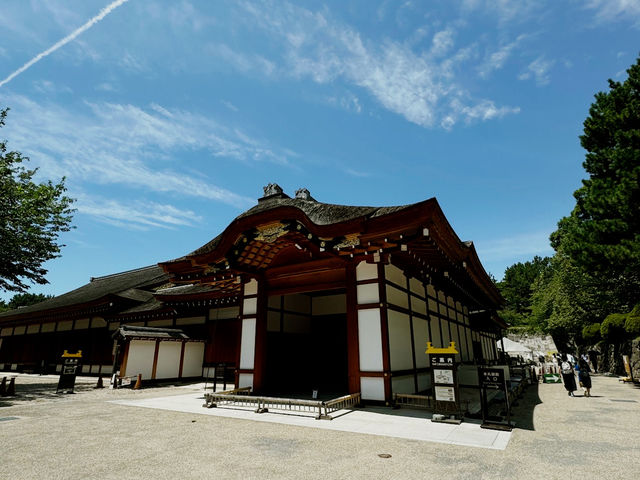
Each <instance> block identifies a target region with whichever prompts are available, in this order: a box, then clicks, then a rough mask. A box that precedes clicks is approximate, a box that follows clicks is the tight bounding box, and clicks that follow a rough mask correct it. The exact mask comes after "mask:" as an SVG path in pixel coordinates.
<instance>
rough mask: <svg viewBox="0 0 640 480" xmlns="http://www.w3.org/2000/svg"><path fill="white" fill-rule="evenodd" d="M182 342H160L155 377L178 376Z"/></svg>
mask: <svg viewBox="0 0 640 480" xmlns="http://www.w3.org/2000/svg"><path fill="white" fill-rule="evenodd" d="M181 351H182V342H160V345H159V346H158V363H157V365H156V378H178V374H179V372H180V352H181Z"/></svg>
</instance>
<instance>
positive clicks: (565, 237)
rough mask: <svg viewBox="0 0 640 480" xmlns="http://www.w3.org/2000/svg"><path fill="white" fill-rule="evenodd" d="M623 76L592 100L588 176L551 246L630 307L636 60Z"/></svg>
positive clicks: (638, 137)
mask: <svg viewBox="0 0 640 480" xmlns="http://www.w3.org/2000/svg"><path fill="white" fill-rule="evenodd" d="M627 73H628V78H627V80H625V81H624V82H615V81H613V80H609V91H608V92H600V93H598V94H596V96H595V102H594V103H593V104H592V105H591V108H590V110H589V116H588V117H587V119H586V120H585V122H584V135H582V136H581V137H580V143H581V144H582V146H583V148H584V149H585V150H586V151H587V154H586V157H585V161H584V163H583V166H584V169H585V170H586V172H587V173H588V174H589V178H587V179H586V180H583V181H582V187H580V188H579V189H578V190H576V192H575V193H574V197H575V199H576V206H575V208H574V209H573V211H572V212H571V215H570V216H568V217H565V218H563V219H562V220H560V222H559V223H558V230H557V231H556V232H554V233H553V234H552V236H551V244H552V246H553V247H554V249H555V250H556V251H558V252H562V253H563V254H564V255H567V256H568V257H569V258H570V259H571V260H572V262H573V263H574V264H575V265H576V266H577V267H579V268H581V269H583V270H584V271H586V272H590V273H591V274H594V275H598V276H601V277H602V278H606V279H610V280H613V281H615V282H616V284H617V285H616V289H617V292H616V293H617V294H618V295H620V297H619V298H620V300H621V301H622V303H624V304H625V305H626V306H627V307H629V308H630V307H631V306H632V305H634V304H635V303H637V301H638V300H640V288H639V287H640V58H638V60H637V61H636V63H635V64H634V65H632V66H631V67H630V68H629V69H628V70H627Z"/></svg>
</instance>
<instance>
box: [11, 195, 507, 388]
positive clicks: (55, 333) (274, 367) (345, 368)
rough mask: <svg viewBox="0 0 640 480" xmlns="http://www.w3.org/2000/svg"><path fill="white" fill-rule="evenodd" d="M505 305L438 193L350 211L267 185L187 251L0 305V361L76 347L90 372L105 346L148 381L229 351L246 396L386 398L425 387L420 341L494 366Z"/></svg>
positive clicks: (33, 363) (51, 364)
mask: <svg viewBox="0 0 640 480" xmlns="http://www.w3.org/2000/svg"><path fill="white" fill-rule="evenodd" d="M502 302H503V299H502V297H501V296H500V294H499V292H498V290H497V289H496V287H495V285H494V284H493V282H492V281H491V279H490V278H489V276H488V275H487V274H486V272H485V270H484V268H483V267H482V265H481V263H480V260H479V259H478V256H477V254H476V251H475V249H474V247H473V244H472V243H471V242H462V241H460V239H459V238H458V236H457V235H456V233H455V232H454V231H453V229H452V228H451V226H450V225H449V223H448V221H447V219H446V218H445V216H444V214H443V213H442V210H441V209H440V206H439V205H438V202H437V201H436V199H435V198H431V199H429V200H425V201H423V202H419V203H415V204H412V205H403V206H395V207H354V206H343V205H331V204H326V203H321V202H318V201H316V200H315V199H314V198H313V197H312V196H311V195H310V194H309V192H308V191H307V190H306V189H301V190H298V191H297V192H296V195H295V198H290V197H289V196H288V195H286V194H285V193H284V192H283V191H282V189H281V188H280V187H279V186H278V185H273V184H272V185H268V186H267V187H265V189H264V196H263V197H262V198H260V199H259V200H258V204H257V205H256V206H254V207H253V208H251V209H249V210H248V211H246V212H244V213H243V214H241V215H240V216H238V217H237V218H236V219H235V220H233V221H232V222H231V224H229V226H228V227H227V228H226V229H225V230H224V231H223V232H222V233H221V234H220V235H218V236H217V237H216V238H214V239H213V240H211V241H210V242H209V243H207V244H205V245H203V246H202V247H200V248H198V249H197V250H195V251H194V252H192V253H190V254H188V255H186V256H184V257H181V258H178V259H175V260H170V261H165V262H161V263H159V264H158V265H154V266H150V267H145V268H140V269H137V270H132V271H128V272H123V273H117V274H113V275H108V276H104V277H99V278H92V279H91V281H90V282H89V283H88V284H86V285H84V286H82V287H80V288H78V289H76V290H73V291H71V292H68V293H65V294H63V295H60V296H58V297H55V298H52V299H49V300H46V301H44V302H42V303H39V304H36V305H32V306H28V307H24V308H20V309H18V310H14V311H10V312H5V313H3V314H0V369H2V368H3V367H4V369H5V370H11V371H25V370H30V371H41V370H43V369H44V370H47V371H49V372H53V371H56V370H58V371H59V369H60V364H61V359H60V356H61V354H62V353H63V351H64V350H68V351H76V350H82V352H83V353H82V355H83V357H82V371H83V373H85V374H96V375H98V374H104V375H110V374H111V371H112V368H113V365H114V354H115V355H116V357H117V358H116V364H117V366H118V367H119V369H120V372H121V375H136V374H138V373H140V374H142V377H143V379H155V380H159V379H163V378H166V379H169V378H191V377H201V376H203V375H204V376H206V375H207V372H208V369H209V367H213V366H216V365H219V364H221V363H224V364H226V365H227V366H230V367H232V368H233V371H234V372H235V384H236V386H238V387H245V386H251V387H252V388H253V390H254V391H255V392H266V393H271V394H286V393H294V392H305V391H311V389H318V390H321V391H325V392H331V393H336V394H341V393H355V392H361V394H362V398H363V399H364V400H376V401H389V400H390V398H391V395H392V393H394V392H395V393H417V392H422V391H425V390H427V389H428V388H429V387H430V384H431V381H430V374H429V369H428V362H427V355H426V354H425V349H426V344H427V342H431V343H432V344H433V346H436V347H444V346H448V345H449V343H450V342H455V345H456V347H457V349H458V351H459V354H458V355H457V360H458V361H459V362H460V364H461V365H462V366H465V365H467V366H469V369H474V368H475V367H472V366H473V365H477V364H486V363H495V361H496V360H497V352H496V348H495V344H496V339H498V338H500V337H501V329H502V328H505V327H506V325H505V324H504V323H503V322H502V321H501V320H500V319H499V318H498V317H497V315H496V313H495V312H496V309H498V308H499V307H500V305H501V303H502ZM123 327H124V328H123ZM176 329H179V330H180V331H179V332H178V331H177V330H176ZM118 332H120V335H118ZM171 332H173V333H171ZM176 332H177V333H176ZM114 338H115V339H116V340H118V341H119V342H125V341H126V348H120V349H119V350H117V349H116V348H114Z"/></svg>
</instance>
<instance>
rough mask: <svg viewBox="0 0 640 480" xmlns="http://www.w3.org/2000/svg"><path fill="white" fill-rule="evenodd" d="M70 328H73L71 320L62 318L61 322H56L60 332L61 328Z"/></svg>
mask: <svg viewBox="0 0 640 480" xmlns="http://www.w3.org/2000/svg"><path fill="white" fill-rule="evenodd" d="M72 328H73V321H72V320H63V321H61V322H58V328H57V330H58V332H61V331H63V330H71V329H72ZM14 335H15V334H14Z"/></svg>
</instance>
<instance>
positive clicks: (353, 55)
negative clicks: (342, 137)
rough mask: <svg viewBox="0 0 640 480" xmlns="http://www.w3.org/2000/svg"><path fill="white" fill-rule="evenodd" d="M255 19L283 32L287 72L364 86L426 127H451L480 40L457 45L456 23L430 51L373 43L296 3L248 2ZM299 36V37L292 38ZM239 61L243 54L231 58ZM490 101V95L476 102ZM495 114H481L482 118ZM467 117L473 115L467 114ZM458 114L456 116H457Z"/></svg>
mask: <svg viewBox="0 0 640 480" xmlns="http://www.w3.org/2000/svg"><path fill="white" fill-rule="evenodd" d="M243 7H244V8H245V10H246V11H247V12H248V13H250V14H251V15H252V16H253V17H254V18H253V21H254V23H255V24H256V25H258V26H259V27H261V28H262V29H264V30H266V31H267V32H268V33H269V34H270V35H271V37H272V38H280V39H281V40H282V42H283V44H284V45H285V47H286V53H285V55H284V58H285V61H286V62H287V63H288V68H282V69H281V71H282V72H288V73H289V74H290V75H293V76H295V77H301V78H302V77H308V78H311V79H312V80H313V81H314V82H316V83H322V84H324V83H332V82H337V81H344V82H347V84H348V85H351V86H356V87H360V88H362V89H363V90H365V91H367V92H368V93H369V94H370V95H371V96H372V97H373V98H375V99H376V100H377V101H378V102H379V103H380V104H381V105H382V106H383V107H384V108H386V109H387V110H389V111H391V112H394V113H396V114H399V115H402V116H404V117H405V118H406V119H407V120H408V121H410V122H412V123H415V124H417V125H420V126H423V127H433V126H438V125H441V124H443V123H445V124H447V125H448V127H447V128H450V127H451V126H452V125H453V123H455V121H454V122H453V123H451V121H450V120H449V119H451V118H454V117H456V116H457V112H451V111H450V110H451V105H452V101H453V100H454V99H455V100H457V102H458V103H462V102H463V100H462V99H463V98H467V97H469V94H468V92H467V90H466V89H465V88H464V87H462V86H461V85H460V84H459V82H458V81H457V70H458V69H459V68H460V66H461V64H462V63H463V62H465V61H468V60H469V59H470V58H471V57H472V56H473V52H474V50H475V45H470V46H465V47H462V48H458V49H457V50H456V49H454V42H453V36H454V31H453V30H452V29H451V28H447V29H444V30H441V31H439V32H437V33H436V34H434V36H433V41H432V45H431V50H430V51H429V52H428V53H424V52H414V51H413V50H412V48H411V46H410V45H409V44H403V43H399V42H395V41H391V40H386V41H382V42H381V43H374V42H371V41H368V40H367V39H366V38H363V37H362V36H361V34H360V33H359V32H358V31H356V30H354V29H353V28H351V27H349V26H347V25H344V24H342V23H340V22H338V21H335V20H333V19H331V18H329V17H328V14H327V13H324V12H322V13H321V12H312V11H310V10H306V9H303V8H300V7H297V6H294V5H291V4H286V3H285V4H272V3H269V4H267V5H262V7H263V8H260V7H258V6H256V4H248V3H243ZM292 39H294V40H292ZM231 61H232V62H236V63H239V60H237V59H235V58H234V59H232V60H231ZM483 102H485V103H486V102H491V101H490V100H485V99H475V100H471V103H475V104H477V103H483ZM495 108H496V111H498V112H501V114H507V113H515V112H517V109H514V108H511V107H505V108H503V107H495ZM495 116H496V115H493V116H492V115H485V116H483V115H478V116H476V117H474V118H476V119H478V120H483V119H490V118H495ZM467 118H469V119H470V118H472V117H471V116H470V115H467ZM454 120H455V119H454Z"/></svg>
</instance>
